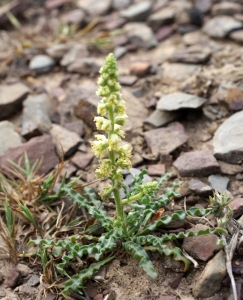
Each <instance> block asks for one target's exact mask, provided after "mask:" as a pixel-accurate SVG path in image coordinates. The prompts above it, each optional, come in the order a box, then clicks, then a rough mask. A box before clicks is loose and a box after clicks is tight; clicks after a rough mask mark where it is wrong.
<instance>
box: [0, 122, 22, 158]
mask: <svg viewBox="0 0 243 300" xmlns="http://www.w3.org/2000/svg"><path fill="white" fill-rule="evenodd" d="M0 140H1V143H0V155H2V154H4V153H5V152H6V151H7V150H8V149H9V148H10V147H15V146H19V145H21V144H22V141H21V136H20V135H19V134H18V133H17V132H16V131H15V130H14V126H13V124H12V123H11V122H9V121H2V122H0Z"/></svg>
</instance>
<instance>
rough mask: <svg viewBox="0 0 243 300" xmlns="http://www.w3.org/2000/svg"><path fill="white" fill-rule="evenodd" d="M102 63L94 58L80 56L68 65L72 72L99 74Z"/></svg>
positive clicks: (69, 70)
mask: <svg viewBox="0 0 243 300" xmlns="http://www.w3.org/2000/svg"><path fill="white" fill-rule="evenodd" d="M100 67H101V66H100V65H99V64H98V63H97V62H96V60H95V59H94V58H91V57H83V58H78V59H77V60H76V61H74V62H73V63H70V64H69V65H68V67H67V71H68V72H71V73H79V74H81V75H90V74H93V75H94V74H98V72H99V69H100Z"/></svg>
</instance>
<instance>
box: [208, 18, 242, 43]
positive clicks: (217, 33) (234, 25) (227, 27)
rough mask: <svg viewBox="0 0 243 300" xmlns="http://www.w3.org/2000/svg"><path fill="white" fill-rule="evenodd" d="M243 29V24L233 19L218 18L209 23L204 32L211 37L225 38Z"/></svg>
mask: <svg viewBox="0 0 243 300" xmlns="http://www.w3.org/2000/svg"><path fill="white" fill-rule="evenodd" d="M241 28H242V22H240V21H237V20H235V19H234V18H233V17H230V16H217V17H214V18H212V19H210V20H209V21H207V22H206V24H205V25H204V27H203V30H204V32H205V33H206V34H207V35H208V36H210V37H213V38H225V37H226V36H227V35H228V34H229V33H230V32H231V31H233V30H237V29H241Z"/></svg>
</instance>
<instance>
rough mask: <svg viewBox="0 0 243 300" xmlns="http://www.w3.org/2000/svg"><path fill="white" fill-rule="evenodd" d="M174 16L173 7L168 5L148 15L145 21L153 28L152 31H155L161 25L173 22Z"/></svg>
mask: <svg viewBox="0 0 243 300" xmlns="http://www.w3.org/2000/svg"><path fill="white" fill-rule="evenodd" d="M174 17H175V10H174V8H172V7H170V6H168V7H165V8H162V9H161V10H159V11H157V12H155V13H153V14H152V15H150V16H149V18H148V21H147V23H148V25H149V26H150V27H151V28H152V29H153V31H156V30H158V29H159V28H160V27H161V26H162V25H165V24H168V23H171V22H173V19H174Z"/></svg>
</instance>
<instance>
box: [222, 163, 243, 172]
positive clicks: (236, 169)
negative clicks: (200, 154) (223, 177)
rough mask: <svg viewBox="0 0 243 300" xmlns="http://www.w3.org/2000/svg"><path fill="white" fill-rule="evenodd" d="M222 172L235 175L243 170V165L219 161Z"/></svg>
mask: <svg viewBox="0 0 243 300" xmlns="http://www.w3.org/2000/svg"><path fill="white" fill-rule="evenodd" d="M218 163H219V165H220V170H221V173H222V174H227V175H235V174H238V173H242V172H243V167H242V166H239V165H232V164H228V163H226V162H224V161H221V160H219V161H218Z"/></svg>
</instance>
